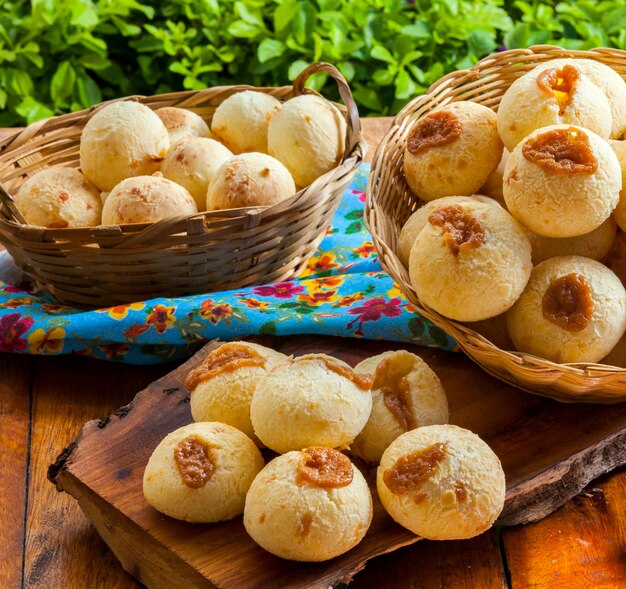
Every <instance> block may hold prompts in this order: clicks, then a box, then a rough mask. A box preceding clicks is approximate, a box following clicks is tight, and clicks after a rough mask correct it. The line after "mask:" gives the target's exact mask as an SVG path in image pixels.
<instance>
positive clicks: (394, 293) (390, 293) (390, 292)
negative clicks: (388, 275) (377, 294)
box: [387, 282, 404, 299]
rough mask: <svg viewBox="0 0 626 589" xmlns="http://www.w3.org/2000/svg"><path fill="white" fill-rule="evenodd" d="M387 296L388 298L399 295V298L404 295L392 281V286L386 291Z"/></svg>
mask: <svg viewBox="0 0 626 589" xmlns="http://www.w3.org/2000/svg"><path fill="white" fill-rule="evenodd" d="M387 296H388V297H389V298H390V299H395V298H397V297H400V298H401V299H403V298H404V295H403V294H402V291H401V290H400V287H399V286H398V284H397V283H396V282H394V283H393V287H392V288H390V289H389V290H388V291H387Z"/></svg>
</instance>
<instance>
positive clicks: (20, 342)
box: [0, 313, 35, 352]
mask: <svg viewBox="0 0 626 589" xmlns="http://www.w3.org/2000/svg"><path fill="white" fill-rule="evenodd" d="M34 322H35V321H34V319H33V318H32V317H22V315H21V313H9V314H8V315H5V316H4V317H2V318H0V351H2V352H21V351H23V350H25V349H26V348H27V346H28V342H27V341H26V339H24V338H23V337H22V336H23V335H24V334H25V333H26V332H27V331H28V330H29V329H30V328H31V327H32V325H33V323H34Z"/></svg>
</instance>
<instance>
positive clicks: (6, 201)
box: [0, 184, 28, 225]
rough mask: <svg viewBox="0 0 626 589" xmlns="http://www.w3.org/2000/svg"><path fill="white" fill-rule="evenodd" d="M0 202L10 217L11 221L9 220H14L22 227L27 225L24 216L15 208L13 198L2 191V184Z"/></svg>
mask: <svg viewBox="0 0 626 589" xmlns="http://www.w3.org/2000/svg"><path fill="white" fill-rule="evenodd" d="M0 201H1V202H2V204H3V205H4V206H5V207H6V208H7V210H8V211H9V213H10V214H11V215H12V217H13V219H11V220H15V221H17V222H18V223H21V224H22V225H28V222H27V221H26V219H24V216H23V215H22V213H20V211H19V209H18V208H17V206H16V204H15V201H14V200H13V197H12V196H11V195H10V194H9V193H8V192H7V191H6V190H5V189H4V186H2V184H0Z"/></svg>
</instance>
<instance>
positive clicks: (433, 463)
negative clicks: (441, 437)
mask: <svg viewBox="0 0 626 589" xmlns="http://www.w3.org/2000/svg"><path fill="white" fill-rule="evenodd" d="M445 456H446V444H443V443H441V442H438V443H437V444H433V445H432V446H429V447H428V448H425V449H424V450H417V451H415V452H412V453H411V454H407V455H406V456H401V457H400V458H398V460H396V463H395V464H394V465H393V466H392V467H391V468H388V469H387V470H386V471H385V472H384V473H383V481H384V482H385V485H387V487H388V488H389V490H390V491H391V492H392V493H395V494H396V495H411V494H413V493H414V492H415V491H417V489H418V488H419V487H420V485H421V484H422V483H424V482H426V481H427V480H428V479H429V478H430V477H431V476H432V475H433V474H434V473H435V471H436V470H437V468H438V467H439V465H440V464H441V463H442V462H443V459H444V458H445Z"/></svg>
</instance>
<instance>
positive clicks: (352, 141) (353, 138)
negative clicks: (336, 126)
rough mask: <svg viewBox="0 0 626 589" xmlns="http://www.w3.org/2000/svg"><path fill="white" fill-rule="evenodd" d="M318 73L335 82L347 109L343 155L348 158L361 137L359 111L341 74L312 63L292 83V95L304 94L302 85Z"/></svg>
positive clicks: (327, 66) (333, 67) (332, 68)
mask: <svg viewBox="0 0 626 589" xmlns="http://www.w3.org/2000/svg"><path fill="white" fill-rule="evenodd" d="M319 72H325V73H327V74H328V75H329V76H330V77H331V78H333V80H335V82H337V86H338V87H339V94H340V95H341V99H342V100H343V102H344V104H345V105H346V108H347V109H348V131H347V133H346V146H345V154H346V156H349V155H351V154H352V152H353V151H354V149H355V147H356V146H357V145H358V143H359V137H360V136H361V119H360V118H359V110H358V108H357V106H356V102H355V101H354V97H353V96H352V91H351V90H350V86H349V85H348V82H347V81H346V79H345V78H344V77H343V75H342V74H341V72H340V71H339V70H338V69H337V68H336V67H335V66H334V65H331V64H330V63H326V62H324V61H318V62H317V63H312V64H311V65H310V66H308V67H306V68H305V69H304V70H302V72H300V75H299V76H298V77H297V78H296V79H295V80H294V81H293V95H294V96H300V94H304V91H305V88H304V85H305V84H306V81H307V80H308V79H309V78H310V77H311V76H312V75H314V74H317V73H319Z"/></svg>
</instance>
